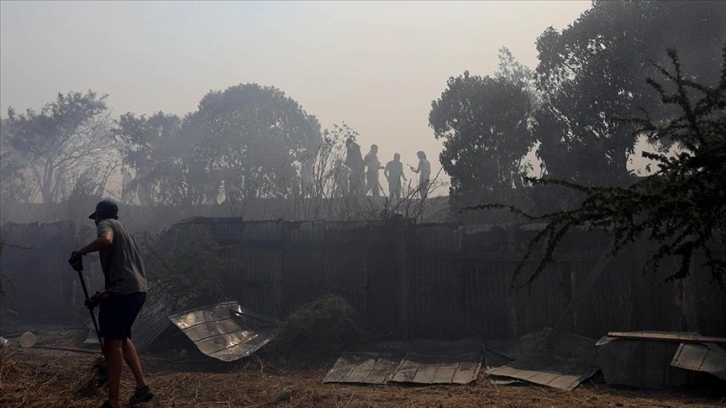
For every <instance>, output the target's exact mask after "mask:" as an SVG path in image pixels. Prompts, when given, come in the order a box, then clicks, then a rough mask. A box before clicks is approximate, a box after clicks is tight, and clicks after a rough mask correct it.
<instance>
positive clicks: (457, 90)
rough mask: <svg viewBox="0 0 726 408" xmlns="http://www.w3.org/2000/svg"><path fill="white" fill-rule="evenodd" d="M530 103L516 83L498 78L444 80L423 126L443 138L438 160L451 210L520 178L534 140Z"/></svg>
mask: <svg viewBox="0 0 726 408" xmlns="http://www.w3.org/2000/svg"><path fill="white" fill-rule="evenodd" d="M531 107H532V101H531V98H530V95H529V94H528V92H527V90H526V84H525V83H524V82H523V81H521V80H520V79H514V78H511V77H506V76H505V75H499V76H498V77H496V78H491V77H489V76H484V77H481V76H472V75H470V74H469V72H468V71H467V72H464V74H463V75H460V76H458V77H455V78H454V77H452V78H449V81H448V82H447V89H446V90H444V92H443V93H442V94H441V97H440V98H439V99H438V100H436V101H433V102H432V103H431V112H430V113H429V126H430V127H432V128H433V130H434V136H435V137H436V138H437V139H443V141H444V149H443V151H442V152H441V155H440V157H439V158H440V160H441V164H442V166H443V168H444V170H445V171H446V172H447V173H448V174H449V176H450V177H451V186H450V189H449V193H450V196H451V200H452V205H453V206H454V207H461V206H462V205H471V204H475V203H476V204H478V203H481V202H482V200H487V199H489V198H491V197H492V194H493V193H495V192H501V191H504V190H510V189H511V188H512V186H513V184H514V183H515V182H516V180H517V179H519V178H520V177H521V175H522V174H523V173H524V170H525V169H524V168H523V158H524V156H525V155H526V154H527V152H528V151H529V149H530V148H531V147H532V145H533V142H534V139H533V138H532V134H531V132H530V129H529V125H528V124H529V117H530V113H531V110H532V109H531Z"/></svg>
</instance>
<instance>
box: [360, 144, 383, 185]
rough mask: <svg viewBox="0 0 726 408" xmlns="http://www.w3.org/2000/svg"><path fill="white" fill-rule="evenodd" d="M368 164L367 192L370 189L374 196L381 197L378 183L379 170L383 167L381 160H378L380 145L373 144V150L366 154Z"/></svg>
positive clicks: (366, 163)
mask: <svg viewBox="0 0 726 408" xmlns="http://www.w3.org/2000/svg"><path fill="white" fill-rule="evenodd" d="M363 161H364V162H365V165H366V169H367V170H366V194H368V192H369V191H370V192H371V194H372V195H373V197H380V196H381V193H380V189H379V184H378V170H381V169H383V166H381V162H379V161H378V145H371V150H370V151H369V152H368V154H366V157H365V159H364V160H363Z"/></svg>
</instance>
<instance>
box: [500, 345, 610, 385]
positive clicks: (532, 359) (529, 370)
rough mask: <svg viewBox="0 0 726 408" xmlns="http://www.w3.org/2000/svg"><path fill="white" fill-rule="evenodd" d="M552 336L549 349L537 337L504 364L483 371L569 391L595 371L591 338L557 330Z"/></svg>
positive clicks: (595, 364)
mask: <svg viewBox="0 0 726 408" xmlns="http://www.w3.org/2000/svg"><path fill="white" fill-rule="evenodd" d="M556 340H557V342H556V343H555V344H554V345H553V346H552V347H551V348H549V349H548V348H545V343H544V342H542V341H538V342H536V343H535V348H534V349H533V350H531V351H529V352H526V353H525V354H523V355H521V356H520V357H518V358H517V359H516V360H514V361H513V362H511V363H509V364H507V365H505V366H502V367H497V368H492V369H489V370H487V374H489V375H493V376H503V377H510V378H516V379H519V380H524V381H528V382H532V383H535V384H540V385H545V386H548V387H553V388H557V389H560V390H563V391H572V390H573V389H574V388H575V387H577V385H578V384H580V383H581V382H582V381H584V380H585V379H587V378H589V377H591V376H592V375H593V374H595V373H596V372H597V371H598V366H597V363H596V359H595V341H594V340H591V339H587V338H584V337H582V336H577V335H574V334H571V333H560V334H559V335H558V336H557V339H556Z"/></svg>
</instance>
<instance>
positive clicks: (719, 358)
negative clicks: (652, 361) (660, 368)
mask: <svg viewBox="0 0 726 408" xmlns="http://www.w3.org/2000/svg"><path fill="white" fill-rule="evenodd" d="M671 365H672V366H673V367H678V368H682V369H684V370H690V371H700V372H704V373H709V374H711V375H714V376H716V377H718V378H720V379H722V380H726V350H724V349H722V348H720V347H718V346H717V345H715V344H712V343H704V344H688V343H681V345H680V346H678V350H677V351H676V355H675V356H673V360H672V361H671Z"/></svg>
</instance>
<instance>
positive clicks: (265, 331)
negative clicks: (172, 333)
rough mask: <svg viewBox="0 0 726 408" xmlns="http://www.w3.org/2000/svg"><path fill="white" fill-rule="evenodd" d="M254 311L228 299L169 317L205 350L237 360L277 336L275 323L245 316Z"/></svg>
mask: <svg viewBox="0 0 726 408" xmlns="http://www.w3.org/2000/svg"><path fill="white" fill-rule="evenodd" d="M250 314H251V312H249V311H248V310H245V309H243V308H242V307H240V305H239V304H237V302H225V303H219V304H216V305H212V306H208V307H203V308H199V309H194V310H189V311H186V312H183V313H179V314H175V315H172V316H169V320H171V322H172V323H174V325H175V326H177V327H178V328H179V329H180V330H182V331H183V332H184V334H186V335H187V337H189V339H190V340H192V341H193V342H194V345H196V346H197V348H198V349H199V351H201V352H202V353H204V354H206V355H208V356H210V357H213V358H216V359H218V360H222V361H235V360H238V359H240V358H243V357H247V356H249V355H250V354H252V353H254V352H255V351H257V350H259V349H260V348H261V347H262V346H264V345H265V344H267V343H269V342H270V341H272V338H273V336H274V335H273V333H274V328H273V327H272V326H271V325H265V326H261V325H260V324H259V320H260V319H259V318H256V319H254V320H256V322H255V323H252V322H251V319H249V318H245V315H250ZM268 321H269V322H271V320H268Z"/></svg>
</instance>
